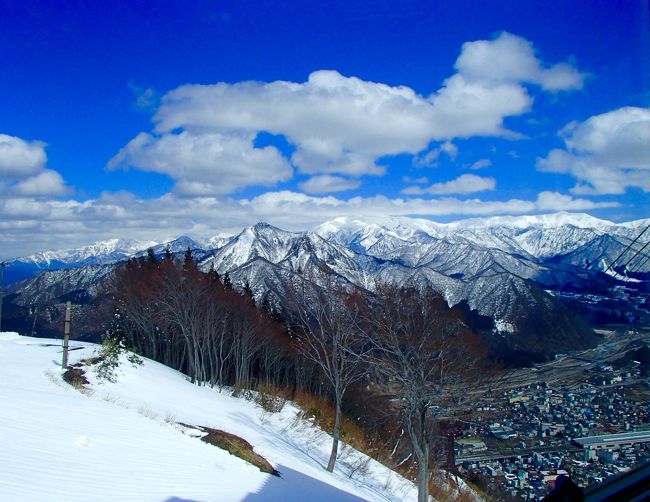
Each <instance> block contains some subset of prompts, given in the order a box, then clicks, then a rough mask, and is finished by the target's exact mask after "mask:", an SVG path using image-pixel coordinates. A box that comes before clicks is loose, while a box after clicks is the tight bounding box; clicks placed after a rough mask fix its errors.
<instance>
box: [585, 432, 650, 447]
mask: <svg viewBox="0 0 650 502" xmlns="http://www.w3.org/2000/svg"><path fill="white" fill-rule="evenodd" d="M573 441H574V442H575V443H578V444H579V445H580V446H582V447H583V448H584V447H589V446H599V445H606V444H621V443H646V442H648V441H650V431H639V432H624V433H622V434H603V435H601V436H588V437H583V438H574V439H573Z"/></svg>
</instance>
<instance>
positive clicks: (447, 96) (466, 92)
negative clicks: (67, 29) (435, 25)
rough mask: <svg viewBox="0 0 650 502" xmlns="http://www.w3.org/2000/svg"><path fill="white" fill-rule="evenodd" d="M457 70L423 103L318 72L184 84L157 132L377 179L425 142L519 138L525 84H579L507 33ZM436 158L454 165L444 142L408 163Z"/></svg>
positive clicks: (470, 49)
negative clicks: (264, 143)
mask: <svg viewBox="0 0 650 502" xmlns="http://www.w3.org/2000/svg"><path fill="white" fill-rule="evenodd" d="M520 64H521V65H523V67H521V68H520V67H519V66H518V65H520ZM456 69H457V70H458V71H457V73H455V74H453V75H451V76H450V77H449V78H447V79H446V80H445V81H444V83H443V86H442V87H441V89H439V90H438V91H437V92H435V93H433V94H432V95H430V96H422V95H419V94H418V93H417V92H415V91H414V90H413V89H411V88H409V87H406V86H390V85H387V84H384V83H379V82H369V81H365V80H362V79H360V78H356V77H347V76H343V75H341V74H340V73H338V72H336V71H331V70H319V71H315V72H313V73H311V74H310V75H309V77H308V79H307V81H306V82H302V83H297V82H287V81H274V82H269V83H262V82H238V83H234V84H228V83H223V82H221V83H217V84H214V85H184V86H181V87H179V88H177V89H175V90H173V91H171V92H169V93H168V94H166V95H165V96H163V98H162V101H161V105H160V107H159V108H158V111H157V112H156V114H155V116H154V122H155V130H156V132H157V134H160V135H163V136H164V135H168V134H170V133H172V132H178V131H179V130H182V131H184V132H187V133H189V134H192V135H204V134H221V135H255V134H257V133H259V132H268V133H271V134H275V135H282V136H284V137H285V138H286V139H287V141H288V142H289V143H290V144H291V145H292V146H294V147H295V152H294V153H293V155H292V157H291V161H292V162H293V163H294V164H295V165H296V167H298V169H299V170H300V171H301V172H303V173H306V174H311V175H318V174H329V175H335V174H342V175H346V176H353V177H359V176H362V175H382V174H384V173H385V170H386V168H385V166H382V165H379V164H378V163H377V162H378V160H379V159H380V158H381V157H384V156H389V155H396V154H401V153H410V154H414V155H415V154H418V153H419V152H422V151H423V150H425V149H426V148H427V146H428V145H429V144H430V143H431V142H432V141H441V140H450V139H452V138H467V137H470V136H476V135H481V136H507V137H511V138H516V137H520V135H518V134H517V133H515V132H513V131H508V130H507V129H505V127H504V125H503V121H504V119H505V118H506V117H508V116H515V115H520V114H522V113H525V112H527V111H529V110H530V108H531V105H532V99H531V97H530V96H529V94H528V91H527V89H526V88H525V87H524V86H523V85H522V84H523V83H532V84H537V85H540V86H541V87H542V88H543V89H547V90H560V89H571V88H577V87H579V86H580V85H581V82H582V75H581V74H580V73H578V72H577V70H575V69H574V68H572V67H571V66H569V65H566V64H560V65H555V66H550V67H547V65H545V64H544V63H543V62H542V61H541V60H539V59H538V58H537V57H536V56H535V54H534V50H533V47H532V45H531V44H530V42H528V41H527V40H525V39H523V38H520V37H516V36H514V35H511V34H508V33H502V34H500V35H499V36H498V37H497V38H496V39H494V40H479V41H475V42H468V43H466V44H464V45H463V48H462V51H461V54H460V56H459V58H458V60H457V62H456ZM442 152H444V153H446V154H447V155H449V156H450V157H452V158H453V157H454V156H455V155H456V153H457V148H456V146H455V145H454V144H453V143H451V142H450V141H447V142H446V143H443V144H442V146H440V147H438V148H436V149H434V150H433V151H431V152H429V153H428V154H424V155H421V156H419V157H418V158H417V160H416V162H415V163H416V164H418V163H419V164H422V165H431V164H432V163H434V162H435V160H436V158H437V156H439V155H440V153H442Z"/></svg>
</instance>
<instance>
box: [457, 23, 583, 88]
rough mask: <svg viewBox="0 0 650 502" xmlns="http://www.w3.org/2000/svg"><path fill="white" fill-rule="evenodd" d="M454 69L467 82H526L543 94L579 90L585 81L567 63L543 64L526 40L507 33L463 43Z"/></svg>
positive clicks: (581, 74) (581, 75)
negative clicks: (545, 91) (536, 87)
mask: <svg viewBox="0 0 650 502" xmlns="http://www.w3.org/2000/svg"><path fill="white" fill-rule="evenodd" d="M454 67H455V68H456V69H457V70H458V72H459V73H461V74H462V75H463V76H464V77H465V78H466V79H468V80H470V81H479V82H494V83H508V82H510V83H512V82H514V83H517V82H527V83H531V84H537V85H539V86H541V87H542V88H543V89H544V90H547V91H560V90H570V89H580V88H581V87H582V85H583V82H584V78H585V74H584V73H580V72H579V71H578V70H576V69H575V68H574V67H573V66H571V65H569V64H568V63H558V64H555V65H550V66H549V65H546V64H544V63H543V62H542V61H541V60H540V59H539V58H538V57H537V56H536V55H535V49H534V48H533V45H532V44H531V43H530V42H529V41H528V40H526V39H524V38H521V37H518V36H516V35H513V34H511V33H507V32H502V33H501V34H500V35H499V36H498V37H496V38H495V39H493V40H477V41H474V42H466V43H464V44H463V46H462V49H461V55H460V57H459V58H458V59H457V60H456V63H455V65H454Z"/></svg>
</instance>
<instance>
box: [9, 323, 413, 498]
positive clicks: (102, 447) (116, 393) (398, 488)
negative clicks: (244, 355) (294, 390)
mask: <svg viewBox="0 0 650 502" xmlns="http://www.w3.org/2000/svg"><path fill="white" fill-rule="evenodd" d="M71 348H73V349H77V350H73V351H71V352H70V363H71V364H74V363H75V362H77V361H79V360H81V359H83V358H87V357H90V356H92V355H93V354H95V353H96V352H97V351H98V346H96V345H93V344H89V343H81V342H72V343H71ZM60 360H61V346H60V341H57V340H52V339H39V338H28V337H22V336H19V335H17V334H15V333H0V367H2V378H1V379H0V395H1V396H2V406H0V445H1V447H0V500H3V501H5V502H8V501H40V500H43V501H45V500H47V501H57V500H65V501H88V500H93V501H104V500H106V501H108V500H111V501H114V500H120V501H131V500H137V501H160V502H163V501H164V502H189V501H246V502H257V501H260V502H261V501H303V500H309V501H349V502H352V501H360V500H378V501H386V500H400V501H401V500H416V498H417V491H416V489H415V487H414V485H413V484H412V483H411V482H409V481H407V480H406V479H404V478H403V477H401V476H399V475H398V474H396V473H394V472H393V471H391V470H389V469H387V468H386V467H384V466H383V465H381V464H379V463H378V462H375V461H374V460H372V459H370V458H369V457H366V456H365V455H363V454H361V453H359V452H357V451H356V450H353V449H352V448H351V447H349V446H347V445H345V444H342V445H341V446H342V448H341V450H340V457H339V461H338V463H337V467H336V469H335V472H334V473H328V472H327V471H326V470H325V469H324V466H325V465H326V463H327V458H328V453H329V448H330V445H331V442H330V436H329V435H327V434H326V433H325V432H323V431H321V430H320V429H319V428H317V427H316V426H314V425H313V424H312V423H310V422H309V421H306V420H304V419H301V418H299V417H298V411H299V410H298V409H297V408H296V407H295V406H294V405H292V404H291V403H289V402H287V403H286V404H285V406H284V408H283V409H282V410H281V411H280V412H278V413H270V412H265V411H264V410H263V409H262V408H261V407H259V406H258V405H257V404H255V403H254V402H252V401H247V400H245V399H241V398H240V399H236V398H233V397H231V396H230V394H229V393H228V392H227V391H226V390H224V391H222V392H220V391H219V390H217V389H213V388H210V387H200V386H196V385H193V384H191V383H189V382H188V381H187V379H186V378H185V377H184V376H183V375H182V374H180V373H178V372H177V371H174V370H172V369H170V368H168V367H166V366H163V365H161V364H158V363H155V362H153V361H150V360H144V364H143V365H142V366H134V365H132V364H130V363H129V362H128V361H126V359H125V358H124V359H123V360H122V361H121V364H120V367H119V369H118V371H117V381H116V382H115V383H110V382H107V381H105V380H104V381H101V380H98V378H97V376H96V374H95V373H94V370H92V369H87V371H86V377H87V378H88V380H89V381H90V385H89V386H87V387H88V388H89V389H91V391H90V392H86V393H82V392H80V391H78V390H76V389H74V388H73V387H72V386H70V385H68V384H67V383H65V382H63V380H62V378H61V375H62V370H61V369H60ZM179 423H184V424H192V425H200V426H208V427H213V428H216V429H221V430H224V431H226V432H230V433H233V434H236V435H238V436H240V437H242V438H244V439H246V440H247V441H248V442H249V443H251V444H252V445H253V447H254V449H255V451H256V452H257V453H259V454H260V455H262V456H263V457H265V458H266V459H267V460H268V461H269V462H270V463H271V464H272V465H273V466H274V468H275V469H277V470H278V471H279V472H280V474H281V477H275V476H272V475H268V474H264V473H262V472H260V471H259V470H258V469H257V468H256V467H254V466H252V465H250V464H248V463H246V462H244V461H243V460H241V459H239V458H237V457H235V456H232V455H230V454H229V453H228V452H226V451H224V450H221V449H219V448H217V447H215V446H212V445H209V444H206V443H204V442H202V441H200V439H199V438H198V437H196V434H192V432H195V433H196V432H197V431H194V430H193V429H187V428H184V427H182V426H180V425H179Z"/></svg>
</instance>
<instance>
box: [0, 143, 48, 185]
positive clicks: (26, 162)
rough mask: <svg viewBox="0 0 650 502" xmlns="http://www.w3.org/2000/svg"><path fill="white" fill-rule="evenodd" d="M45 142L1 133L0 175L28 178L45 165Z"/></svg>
mask: <svg viewBox="0 0 650 502" xmlns="http://www.w3.org/2000/svg"><path fill="white" fill-rule="evenodd" d="M46 162H47V156H46V155H45V143H43V142H41V141H25V140H24V139H21V138H17V137H16V136H9V135H8V134H0V176H2V177H7V178H26V177H28V176H32V175H34V174H36V173H38V172H39V171H40V170H41V169H43V168H44V167H45V163H46Z"/></svg>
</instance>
